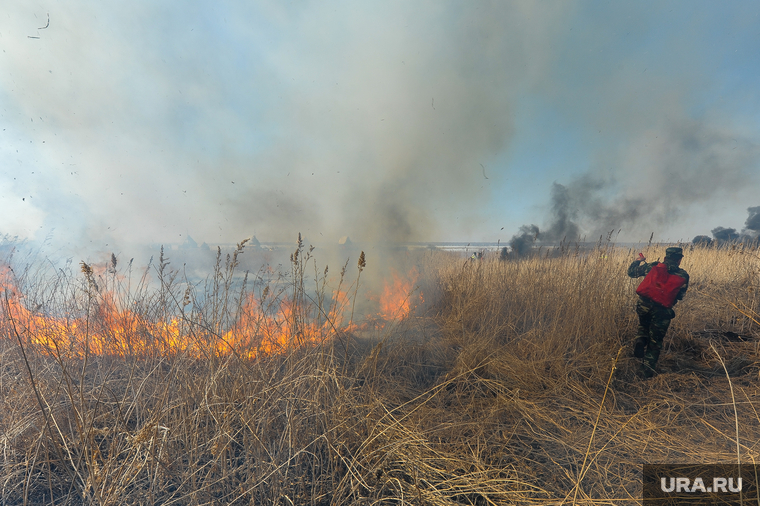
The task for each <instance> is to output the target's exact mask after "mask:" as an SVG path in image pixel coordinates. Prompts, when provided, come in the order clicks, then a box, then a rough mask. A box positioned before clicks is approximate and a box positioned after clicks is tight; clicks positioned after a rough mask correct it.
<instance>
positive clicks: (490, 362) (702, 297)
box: [0, 244, 760, 505]
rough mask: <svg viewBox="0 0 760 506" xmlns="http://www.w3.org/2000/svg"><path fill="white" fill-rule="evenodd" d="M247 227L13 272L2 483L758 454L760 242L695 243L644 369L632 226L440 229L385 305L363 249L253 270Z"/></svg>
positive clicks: (310, 477) (570, 497)
mask: <svg viewBox="0 0 760 506" xmlns="http://www.w3.org/2000/svg"><path fill="white" fill-rule="evenodd" d="M242 247H243V245H242V244H241V247H240V250H239V251H238V252H237V253H233V254H232V255H230V256H229V257H228V258H226V259H225V258H222V256H221V255H220V256H219V258H218V262H217V264H216V267H215V269H214V274H213V276H211V277H210V278H209V280H208V281H207V282H206V283H204V284H200V285H199V284H192V283H189V282H187V280H183V279H181V274H180V273H178V272H176V271H171V270H169V268H168V264H167V262H166V261H165V260H164V259H163V257H161V258H160V259H159V263H158V265H157V266H156V269H155V271H154V275H155V277H156V278H157V280H158V281H159V283H158V288H157V289H156V290H152V289H149V288H148V284H147V282H146V281H145V277H140V278H139V280H138V281H136V282H134V283H133V282H132V281H131V277H130V275H129V271H128V270H126V271H119V270H118V269H117V266H116V262H115V259H114V260H113V261H112V265H110V266H107V267H105V268H101V271H100V272H99V271H98V270H97V269H96V268H95V267H94V266H87V267H89V268H90V272H88V270H87V269H84V270H83V272H81V273H77V274H76V275H75V274H70V275H66V276H64V275H63V274H60V273H59V274H58V275H57V277H55V278H53V279H41V278H38V279H32V278H31V277H25V276H15V275H13V274H12V273H11V272H6V275H5V278H4V282H3V285H4V288H5V294H6V295H5V297H4V309H3V314H4V320H3V323H2V325H3V326H2V336H1V337H0V392H2V395H1V396H0V403H2V406H0V448H2V457H1V458H2V460H1V464H0V465H1V466H2V467H1V469H2V470H1V471H0V504H3V505H15V504H50V503H51V502H52V501H53V500H54V501H55V504H66V503H68V504H98V505H101V504H103V505H105V504H308V505H327V504H406V503H408V504H433V505H444V504H450V505H454V504H637V503H639V502H640V495H641V483H640V480H641V476H640V472H641V469H640V465H641V464H642V463H645V462H646V463H665V462H684V461H692V462H709V463H716V462H735V461H736V459H737V452H738V454H739V458H740V459H741V460H742V462H747V463H753V462H755V461H756V460H757V457H758V452H759V451H760V448H758V446H757V441H760V416H758V408H759V407H760V391H758V381H759V380H760V377H759V372H760V350H759V348H758V344H757V343H758V342H759V341H758V338H760V330H759V329H760V327H759V325H760V324H759V323H758V320H760V318H758V313H759V312H760V300H758V297H757V290H758V289H760V257H758V251H757V250H751V249H748V248H742V247H736V248H727V249H720V250H719V249H714V248H712V249H710V248H708V249H695V250H692V251H687V255H686V257H685V259H684V262H683V265H682V266H683V267H684V268H685V269H686V270H687V271H688V272H689V273H690V275H691V281H692V284H691V288H690V290H689V292H688V294H687V297H686V299H685V300H684V301H683V302H681V303H680V304H679V305H678V306H677V307H676V311H677V313H678V315H677V317H676V319H675V320H674V321H673V324H672V325H671V330H670V331H669V333H668V336H667V337H666V342H665V349H664V351H663V355H662V357H661V360H660V366H661V372H660V374H659V375H657V376H656V377H655V378H653V379H651V380H644V379H642V378H641V377H639V376H638V374H637V364H636V363H635V360H634V359H632V358H630V348H631V346H632V342H631V340H632V338H633V336H634V333H635V325H636V320H635V313H634V311H633V304H634V297H635V296H634V290H635V286H636V282H635V281H633V280H630V279H629V278H627V276H626V275H625V270H626V268H627V266H628V263H629V262H630V261H631V259H632V258H633V256H634V255H633V252H631V251H628V250H624V249H621V248H615V247H613V246H607V247H604V246H602V247H600V248H597V249H596V250H594V251H593V252H591V253H588V254H577V253H574V252H572V251H571V252H565V254H563V255H559V256H552V257H551V258H549V257H546V256H545V255H537V256H534V257H531V258H528V259H522V260H516V261H499V260H497V259H496V258H495V257H494V258H488V256H487V257H486V258H485V259H483V260H482V261H476V262H471V261H469V260H464V259H463V258H461V257H460V256H457V255H450V254H443V253H436V252H426V253H420V254H419V256H418V257H417V258H416V259H415V263H416V267H415V269H416V271H410V272H409V274H406V275H399V274H396V278H397V279H396V280H394V279H393V276H389V280H388V283H387V285H386V287H387V289H381V290H377V293H378V297H382V298H383V300H388V299H387V297H386V295H385V294H384V292H385V291H387V292H388V293H390V294H392V296H393V297H395V299H396V302H394V303H393V304H391V306H389V307H383V305H382V304H383V303H381V302H380V301H377V304H378V309H377V311H376V312H375V313H373V315H372V318H370V321H371V322H374V324H373V325H372V326H371V328H370V326H369V325H368V324H367V320H366V319H363V318H360V317H359V315H357V314H353V313H354V310H355V304H354V303H355V301H356V298H357V297H361V296H360V295H359V294H360V290H359V285H360V282H361V274H362V270H363V269H364V267H365V266H362V265H361V262H360V263H359V265H357V266H356V267H355V268H354V269H351V268H348V267H344V269H343V270H342V272H341V273H340V274H339V275H338V276H337V281H336V282H334V283H330V282H328V279H329V273H328V272H327V270H326V269H325V270H318V269H317V267H316V264H315V262H314V259H313V258H312V257H311V252H310V251H309V250H308V249H306V248H304V247H303V245H299V247H298V250H297V253H295V254H294V258H292V261H291V272H290V273H287V276H285V275H282V274H279V273H274V272H269V273H267V272H260V273H258V275H257V276H253V277H251V279H249V278H248V277H244V278H243V279H242V280H241V278H240V277H239V276H238V275H237V274H236V267H237V255H239V254H240V252H241V251H242ZM663 251H664V247H656V246H652V247H650V249H649V250H647V251H644V254H645V255H646V256H647V257H648V258H652V259H654V258H656V257H657V256H658V255H660V256H661V255H662V254H663ZM369 261H370V262H371V259H369ZM83 268H84V266H83ZM253 278H255V279H253ZM331 285H335V286H331ZM394 287H395V288H394ZM420 289H421V291H422V293H424V303H423V302H422V300H421V298H420ZM415 306H416V309H415ZM378 322H379V323H378ZM724 365H725V369H724ZM729 382H730V384H729ZM730 387H733V393H734V397H733V398H732V395H731V391H730ZM737 420H738V434H737V430H736V426H737ZM737 438H738V448H737Z"/></svg>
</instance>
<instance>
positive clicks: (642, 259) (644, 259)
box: [639, 253, 647, 262]
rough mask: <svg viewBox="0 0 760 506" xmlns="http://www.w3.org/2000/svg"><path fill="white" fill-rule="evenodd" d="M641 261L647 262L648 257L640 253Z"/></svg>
mask: <svg viewBox="0 0 760 506" xmlns="http://www.w3.org/2000/svg"><path fill="white" fill-rule="evenodd" d="M639 260H641V261H642V262H646V261H647V259H646V257H645V256H644V255H642V254H641V253H639Z"/></svg>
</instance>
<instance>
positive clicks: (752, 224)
mask: <svg viewBox="0 0 760 506" xmlns="http://www.w3.org/2000/svg"><path fill="white" fill-rule="evenodd" d="M747 211H748V212H749V217H748V218H747V221H746V222H744V229H745V230H748V231H752V232H760V206H757V207H750V208H749V209H747Z"/></svg>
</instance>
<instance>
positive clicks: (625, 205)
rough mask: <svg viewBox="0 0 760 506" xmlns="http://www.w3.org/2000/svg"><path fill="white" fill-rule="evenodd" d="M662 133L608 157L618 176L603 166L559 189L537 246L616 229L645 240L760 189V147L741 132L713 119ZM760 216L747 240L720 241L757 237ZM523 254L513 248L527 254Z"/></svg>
mask: <svg viewBox="0 0 760 506" xmlns="http://www.w3.org/2000/svg"><path fill="white" fill-rule="evenodd" d="M661 128H662V129H661V130H659V131H657V133H656V134H653V133H652V132H648V133H647V137H648V138H647V139H639V140H638V141H634V142H633V145H631V146H630V147H628V148H626V149H623V150H620V151H611V152H608V153H606V154H605V155H604V156H605V157H606V162H605V163H609V164H616V165H618V169H617V170H612V171H605V170H603V169H602V168H601V167H597V168H595V169H592V170H589V171H588V172H586V173H583V174H581V175H579V176H577V177H575V178H574V179H573V180H572V181H571V182H570V183H568V184H566V185H563V184H559V183H556V182H555V183H554V184H553V185H552V188H551V205H550V209H549V219H548V223H546V224H545V225H544V226H540V227H539V226H537V225H531V227H535V228H536V229H537V230H538V233H537V234H534V236H535V237H536V242H535V244H537V245H541V244H553V243H557V242H560V241H562V240H563V239H565V240H569V241H574V240H579V239H583V237H587V238H589V239H592V240H596V239H597V238H599V237H600V236H604V235H606V234H608V233H610V231H615V230H622V231H624V232H625V234H624V235H625V236H626V237H629V238H632V237H636V236H637V235H639V236H640V238H643V237H645V236H649V232H650V231H656V230H660V229H663V228H665V227H673V226H675V225H677V224H679V223H681V222H683V221H684V219H685V218H687V217H688V216H689V214H690V213H692V212H694V211H696V210H698V209H699V208H700V207H703V206H705V205H706V204H707V203H709V202H714V201H716V200H720V199H727V198H731V197H733V196H734V195H735V194H736V192H737V189H741V188H744V187H752V186H753V185H756V184H757V168H758V166H759V165H760V145H758V144H757V142H756V141H755V140H754V139H753V138H751V137H750V136H748V135H747V134H745V133H744V132H743V131H742V130H741V129H738V128H729V127H727V126H725V125H722V124H721V123H719V122H717V121H708V120H707V119H705V120H704V121H702V122H695V121H693V120H687V119H683V120H681V121H678V122H675V121H670V122H668V124H667V125H664V126H662V127H661ZM737 147H738V149H737ZM757 209H758V208H754V207H753V208H750V218H748V219H747V224H746V228H745V231H744V232H743V235H742V234H738V233H737V232H736V230H733V229H723V228H720V229H716V231H717V234H718V235H717V236H716V240H730V239H724V237H732V238H733V236H732V235H731V234H734V235H736V238H740V237H749V238H751V237H756V236H757V234H756V232H755V231H756V228H757V227H758V223H759V222H760V217H758V212H757ZM753 227H754V228H753ZM526 230H527V229H524V227H523V228H521V229H520V232H519V233H518V234H517V235H515V236H514V237H513V239H512V241H515V244H516V245H518V248H521V247H523V246H524V244H525V240H526V238H527V237H528V236H529V235H530V234H526ZM716 231H714V232H716ZM658 235H659V234H658ZM518 248H513V249H514V250H515V251H516V252H518V253H519V251H522V250H520V249H518Z"/></svg>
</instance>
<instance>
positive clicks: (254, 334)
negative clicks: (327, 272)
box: [0, 268, 422, 358]
mask: <svg viewBox="0 0 760 506" xmlns="http://www.w3.org/2000/svg"><path fill="white" fill-rule="evenodd" d="M83 272H84V271H83ZM85 275H86V276H88V273H87V272H85ZM89 275H90V277H88V281H89V282H90V292H89V295H88V298H87V302H86V303H82V304H80V305H79V307H78V309H77V310H76V313H75V314H67V315H66V316H61V315H45V314H42V313H39V312H38V311H32V310H30V309H28V308H27V305H26V304H24V302H23V300H24V298H25V297H24V294H23V293H22V292H21V290H20V289H19V288H18V286H17V285H16V283H15V281H14V276H13V273H12V271H11V270H10V269H8V268H5V269H2V270H0V292H2V293H3V294H4V297H3V304H2V306H3V309H2V311H1V312H2V313H3V314H4V316H5V318H4V320H5V326H4V329H5V330H4V332H3V333H4V334H5V337H7V338H12V339H14V340H15V339H16V335H18V336H19V337H20V338H21V339H22V342H24V343H25V345H31V346H34V347H37V348H40V349H42V350H43V351H45V352H47V353H50V354H52V355H55V356H66V357H76V356H78V357H83V356H85V355H86V354H95V355H108V356H148V355H156V354H161V355H168V356H174V355H178V354H187V355H190V356H193V357H198V358H201V357H206V356H209V355H216V356H229V355H231V354H236V355H238V356H244V357H247V358H256V357H259V356H265V355H273V354H279V353H283V352H286V351H288V350H292V349H295V348H298V347H302V346H312V345H317V344H319V343H322V342H324V341H326V340H327V339H329V338H331V337H333V336H335V335H336V334H338V333H342V332H357V331H360V330H361V329H362V328H366V325H357V324H355V323H353V322H352V321H350V319H351V318H350V316H352V312H353V309H354V308H353V305H352V302H351V300H350V296H349V294H348V293H347V292H345V291H336V292H334V293H332V295H331V296H327V297H324V299H321V300H320V303H319V304H315V302H314V301H313V300H312V299H311V298H309V297H305V296H304V295H303V294H298V293H287V292H283V293H281V294H278V296H273V295H271V294H269V293H267V292H268V289H266V290H264V292H263V293H261V294H260V295H259V296H255V295H254V294H248V295H247V296H246V298H245V300H244V302H243V303H242V304H241V306H240V308H239V310H238V312H237V313H238V314H237V315H236V317H235V318H234V323H232V324H231V325H230V326H229V327H228V328H227V329H224V330H222V331H219V330H215V329H214V328H211V326H209V325H208V324H204V322H203V320H202V316H201V315H200V314H193V315H192V316H191V315H186V314H184V313H183V314H181V315H172V316H169V317H164V318H160V317H155V318H150V317H148V316H147V315H146V314H145V313H146V312H145V311H139V310H138V309H137V308H134V307H133V308H131V307H123V305H122V303H120V299H119V297H117V296H116V294H114V293H113V292H111V291H106V290H105V288H104V287H97V286H95V289H93V284H92V279H93V277H92V271H90V272H89ZM390 277H391V279H390V280H386V281H385V282H384V285H383V290H382V294H381V295H380V296H379V298H378V306H379V311H378V313H377V318H376V320H379V322H378V323H380V324H379V325H378V326H379V327H380V328H382V327H383V325H384V324H385V323H386V322H388V321H395V320H402V319H404V318H406V317H407V316H408V315H409V314H410V312H411V310H412V309H413V306H414V304H416V303H417V302H418V301H421V300H422V296H421V294H419V295H418V296H417V297H414V296H413V294H414V285H415V283H416V281H417V279H418V277H419V274H418V273H417V271H416V269H413V270H412V271H411V272H410V273H409V274H408V275H406V276H402V275H399V274H398V273H397V272H395V271H391V273H390ZM354 295H355V293H354Z"/></svg>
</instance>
